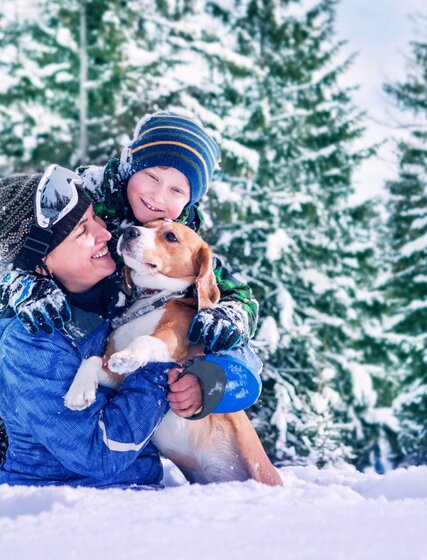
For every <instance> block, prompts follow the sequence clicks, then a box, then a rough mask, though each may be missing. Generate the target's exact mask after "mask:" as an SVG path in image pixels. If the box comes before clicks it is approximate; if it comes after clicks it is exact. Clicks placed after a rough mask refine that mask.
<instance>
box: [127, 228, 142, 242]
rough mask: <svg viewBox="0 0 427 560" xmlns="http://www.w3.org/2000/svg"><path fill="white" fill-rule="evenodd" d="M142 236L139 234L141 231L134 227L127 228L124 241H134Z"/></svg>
mask: <svg viewBox="0 0 427 560" xmlns="http://www.w3.org/2000/svg"><path fill="white" fill-rule="evenodd" d="M140 235H141V234H140V233H139V229H138V228H136V227H133V226H130V227H127V228H126V229H125V230H124V232H123V240H124V241H129V240H131V239H134V238H135V237H139V236H140Z"/></svg>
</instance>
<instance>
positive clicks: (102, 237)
mask: <svg viewBox="0 0 427 560" xmlns="http://www.w3.org/2000/svg"><path fill="white" fill-rule="evenodd" d="M96 225H97V227H98V231H97V232H96V238H97V241H110V239H111V233H110V232H109V231H108V229H107V228H106V226H105V225H104V226H103V225H101V224H96Z"/></svg>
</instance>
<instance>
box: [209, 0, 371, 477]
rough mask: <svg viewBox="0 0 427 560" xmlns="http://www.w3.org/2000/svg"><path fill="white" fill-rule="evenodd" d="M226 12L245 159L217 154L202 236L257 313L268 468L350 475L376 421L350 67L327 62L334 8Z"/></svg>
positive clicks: (332, 50)
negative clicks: (241, 283)
mask: <svg viewBox="0 0 427 560" xmlns="http://www.w3.org/2000/svg"><path fill="white" fill-rule="evenodd" d="M237 4H238V5H240V6H241V5H242V4H244V11H243V13H242V11H240V17H239V19H238V20H237V21H236V22H235V24H234V25H235V27H236V31H237V34H238V42H237V46H238V51H237V52H238V54H239V55H241V56H244V57H246V58H248V59H250V60H251V61H252V66H251V68H247V67H245V68H244V70H243V71H241V72H240V74H237V75H235V76H234V80H233V81H232V82H230V83H229V84H228V87H229V89H228V91H232V92H233V96H234V98H235V107H239V109H238V113H237V110H235V112H234V115H233V109H230V111H229V113H228V115H227V116H225V117H224V122H225V125H226V126H229V127H230V129H233V137H234V139H235V141H236V142H238V143H239V144H240V145H241V146H243V148H244V149H243V148H242V149H241V156H242V157H241V158H240V161H244V160H246V161H247V162H249V161H250V162H251V163H252V164H253V165H252V168H251V166H249V165H248V166H246V169H244V168H243V167H242V165H241V166H240V170H239V169H238V168H237V167H236V160H235V159H234V160H233V159H232V158H228V157H227V154H226V158H225V161H224V163H223V177H224V179H225V180H226V182H227V183H228V184H229V185H231V190H228V191H227V189H226V187H225V186H224V184H221V185H220V190H219V191H218V189H217V193H216V194H217V198H216V200H215V199H214V200H213V203H212V205H211V213H212V215H213V216H215V218H216V219H214V224H215V226H216V224H217V218H218V217H221V218H222V219H225V218H226V216H227V212H226V211H225V210H224V207H227V208H228V216H229V219H228V223H227V225H226V226H225V227H221V228H217V227H215V228H213V230H212V232H211V236H212V239H213V240H214V241H215V245H216V248H217V249H218V251H219V252H220V253H225V254H226V255H227V258H228V262H229V263H230V265H231V268H232V269H233V270H241V271H242V274H243V276H244V278H245V279H246V280H249V281H250V282H251V284H252V286H253V287H254V289H255V293H256V295H257V297H258V299H259V300H260V302H261V309H260V312H261V328H260V331H259V333H258V337H257V339H258V345H259V346H260V347H262V346H263V347H264V349H265V350H266V352H265V356H266V366H265V369H264V396H263V398H262V399H261V401H260V403H259V404H258V405H257V406H256V407H255V408H254V415H255V416H254V422H255V424H257V425H258V427H259V429H260V431H261V434H262V437H263V441H264V443H265V444H266V445H267V447H268V448H269V452H270V454H271V456H273V457H274V458H276V459H278V460H282V461H298V462H314V461H315V462H317V463H318V464H323V463H325V462H330V461H334V460H338V459H340V458H348V457H353V458H354V460H355V461H356V462H358V457H357V455H361V454H364V455H366V454H367V450H365V449H363V453H362V448H363V445H364V444H363V441H365V440H366V439H367V432H369V433H371V432H372V437H371V439H372V440H373V441H375V439H376V436H375V435H373V432H375V431H378V426H377V423H378V421H377V420H374V416H373V415H372V410H373V409H374V408H375V407H376V406H377V397H376V391H375V387H374V386H373V384H372V379H371V375H372V372H373V371H374V369H375V368H374V366H373V365H369V357H368V355H367V353H366V354H365V353H364V350H363V349H362V348H363V339H364V337H365V338H366V336H367V335H366V333H364V332H362V331H361V329H360V322H359V321H360V320H361V319H362V317H363V316H364V314H365V316H366V313H367V311H366V308H364V306H363V305H362V302H361V301H358V298H359V300H360V299H363V294H362V289H361V288H360V289H359V288H358V286H357V284H356V282H357V280H356V278H357V279H359V278H361V276H363V275H365V276H367V277H369V282H370V283H371V287H370V288H367V289H366V291H368V289H373V281H372V277H373V276H374V275H375V272H376V271H375V266H374V264H373V263H374V253H375V251H374V249H373V243H372V240H371V239H369V237H368V234H366V228H369V226H370V221H371V220H372V216H370V215H369V213H368V212H366V210H363V209H361V208H359V209H355V208H351V206H349V205H348V198H349V196H350V195H351V194H352V188H351V180H352V171H353V169H354V168H355V166H356V165H357V163H358V162H359V161H360V159H361V158H363V157H366V156H367V155H368V153H364V152H358V151H357V150H356V149H355V148H354V146H353V142H354V140H355V139H356V138H358V137H359V136H360V135H361V133H362V128H361V125H360V118H361V116H360V114H358V112H357V111H356V110H355V108H354V107H353V105H352V102H351V90H349V89H346V88H344V87H341V86H340V85H339V82H340V76H341V75H342V74H343V73H344V72H345V71H346V70H347V69H348V67H349V65H350V64H351V60H346V61H344V62H339V53H340V47H341V44H340V43H339V42H337V41H336V40H335V38H334V8H335V2H333V1H321V2H318V3H316V4H314V5H313V3H312V2H311V3H309V4H310V5H309V6H308V7H306V4H307V3H305V2H295V1H293V2H292V1H289V2H278V1H273V0H271V1H264V2H260V1H257V0H251V1H248V2H246V3H237ZM237 13H239V11H238V10H237ZM231 88H232V89H231ZM237 114H238V118H234V119H233V118H232V117H233V116H234V117H236V115H237ZM236 152H237V153H238V150H236ZM250 154H252V155H254V154H257V156H258V161H257V158H256V157H252V158H251V157H250ZM236 171H237V172H238V173H239V175H238V176H237V177H236V175H237V173H236ZM242 171H243V172H242ZM214 197H215V195H214ZM224 198H228V202H227V203H225V204H222V208H221V210H220V212H217V211H216V209H215V203H216V202H218V201H219V200H223V199H224ZM361 214H363V215H364V223H363V224H360V225H358V224H357V220H358V219H359V217H360V215H361ZM364 230H365V235H364V241H363V246H362V243H361V242H360V243H359V244H356V243H352V244H351V245H350V244H349V235H350V233H349V232H352V234H353V235H355V236H356V237H357V235H359V236H361V237H363V231H364ZM367 261H368V262H369V263H370V264H369V266H370V267H371V270H370V269H369V266H368V265H367V264H366V262H367ZM359 267H364V273H363V274H362V273H360V274H359V272H357V271H358V268H359ZM365 281H366V282H367V284H366V286H369V282H368V280H367V278H365ZM378 377H379V378H380V377H381V376H378ZM363 416H365V417H366V418H368V417H370V419H371V421H370V422H366V421H363V419H362V417H363ZM370 445H373V444H372V443H371V444H370ZM366 462H369V458H368V459H366V458H365V459H363V460H360V465H363V466H365V465H366Z"/></svg>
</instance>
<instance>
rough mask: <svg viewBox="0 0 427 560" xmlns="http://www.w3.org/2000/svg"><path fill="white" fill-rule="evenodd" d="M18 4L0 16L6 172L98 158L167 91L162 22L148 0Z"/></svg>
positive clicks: (0, 118)
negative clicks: (52, 163)
mask: <svg viewBox="0 0 427 560" xmlns="http://www.w3.org/2000/svg"><path fill="white" fill-rule="evenodd" d="M11 6H13V3H11ZM26 9H27V5H26V3H23V2H21V3H19V5H17V7H16V9H15V12H11V13H12V14H14V16H13V17H9V18H7V19H5V20H4V22H3V24H2V25H1V32H2V39H4V40H3V41H2V47H1V49H0V52H1V57H0V60H1V61H2V63H1V66H0V72H1V75H2V83H3V87H2V90H1V92H0V101H1V106H2V110H1V112H0V130H1V131H2V140H1V143H2V152H3V153H4V156H5V162H6V163H4V162H3V165H4V168H5V169H4V170H5V172H8V171H11V170H16V171H18V170H19V171H25V170H26V169H35V168H37V169H41V168H43V167H44V166H45V165H46V164H47V163H50V162H52V161H55V162H58V163H62V164H65V165H69V166H71V167H74V166H76V165H77V164H79V163H86V162H90V163H103V162H105V161H106V160H107V159H108V158H109V157H111V156H113V155H117V153H118V150H119V148H120V136H121V135H123V133H127V134H129V133H131V132H132V130H133V127H134V124H135V122H136V121H137V120H138V118H139V117H140V116H141V115H143V114H145V113H146V112H147V111H151V110H152V109H153V108H156V107H157V106H159V105H160V106H161V105H162V104H163V105H165V104H166V103H167V101H165V102H163V103H162V100H163V99H164V98H166V99H169V97H170V88H173V86H174V82H173V81H172V80H171V79H170V78H169V79H168V80H167V81H166V80H163V76H164V74H165V73H166V70H167V69H169V70H170V68H171V67H173V61H169V60H168V58H167V57H165V58H163V57H162V53H163V52H165V49H164V48H163V47H162V41H164V38H165V35H166V36H167V34H168V33H169V28H168V27H167V25H164V23H163V20H162V17H161V14H160V13H159V11H158V10H157V7H156V5H155V4H153V3H152V2H149V1H148V0H129V1H126V2H123V1H122V0H64V1H62V0H61V1H59V0H52V1H49V2H48V1H47V0H37V2H33V3H31V11H30V15H31V17H28V15H27V13H26ZM159 14H160V15H159ZM166 53H167V49H166ZM11 77H12V78H11ZM3 78H4V80H3ZM6 78H7V79H6Z"/></svg>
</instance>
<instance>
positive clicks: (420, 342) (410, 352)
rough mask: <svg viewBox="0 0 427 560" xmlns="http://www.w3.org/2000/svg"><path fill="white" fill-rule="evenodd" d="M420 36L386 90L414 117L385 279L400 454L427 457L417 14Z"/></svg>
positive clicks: (425, 198)
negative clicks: (403, 71)
mask: <svg viewBox="0 0 427 560" xmlns="http://www.w3.org/2000/svg"><path fill="white" fill-rule="evenodd" d="M418 22H419V24H420V26H422V31H423V33H422V34H421V37H422V39H421V40H419V41H413V42H412V43H411V46H412V64H411V67H410V70H409V72H408V76H407V78H406V79H405V80H404V81H402V82H399V83H397V84H388V85H386V86H385V91H386V92H387V93H388V94H389V95H390V96H391V98H392V99H393V100H394V101H395V102H396V104H397V106H398V107H399V108H400V109H402V110H404V111H405V113H406V114H408V115H411V116H412V117H413V124H412V126H410V129H409V130H410V132H409V134H408V135H407V138H405V139H403V140H401V141H399V142H398V145H397V150H398V161H399V172H398V177H397V178H396V179H395V180H393V181H389V182H388V183H387V188H388V191H389V195H390V196H389V208H388V209H389V214H390V217H389V222H388V226H389V236H390V239H391V251H392V262H391V264H392V269H391V277H390V279H389V282H388V283H387V295H388V304H389V315H390V316H389V319H388V326H389V328H388V332H389V339H390V340H391V341H392V342H393V343H394V349H395V354H396V358H397V360H398V362H399V363H400V364H401V367H400V368H399V370H398V374H400V379H399V381H400V385H399V389H400V391H399V393H398V396H397V397H396V400H395V410H396V415H397V416H398V418H399V422H400V432H399V437H398V439H399V443H400V446H401V452H402V457H401V460H402V461H404V462H406V463H410V464H425V463H426V461H427V331H426V325H427V128H426V124H427V102H426V100H427V42H426V40H425V36H426V34H425V32H426V23H427V19H426V18H422V17H420V18H419V19H418Z"/></svg>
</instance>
